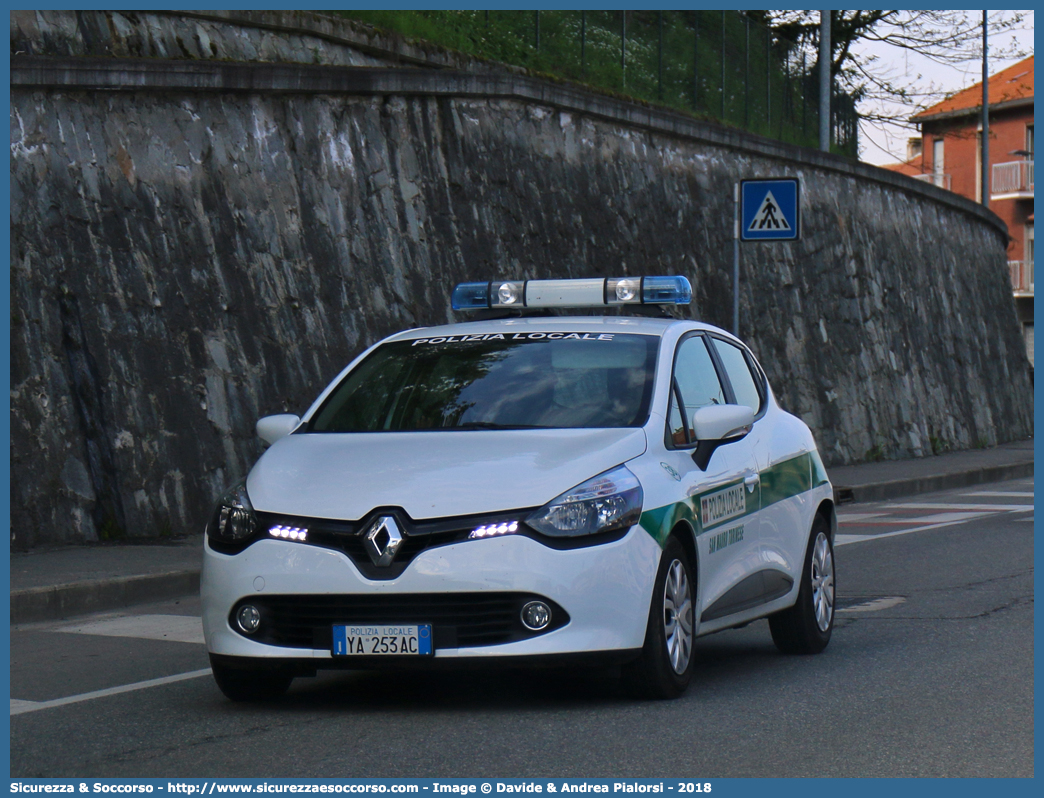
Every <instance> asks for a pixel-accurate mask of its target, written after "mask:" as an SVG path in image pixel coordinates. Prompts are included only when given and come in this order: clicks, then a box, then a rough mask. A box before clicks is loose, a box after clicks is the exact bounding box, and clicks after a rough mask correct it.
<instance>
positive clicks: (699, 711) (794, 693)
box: [11, 479, 1033, 779]
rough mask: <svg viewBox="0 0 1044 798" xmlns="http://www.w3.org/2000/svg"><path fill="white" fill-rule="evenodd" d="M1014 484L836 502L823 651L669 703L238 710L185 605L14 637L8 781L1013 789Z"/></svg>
mask: <svg viewBox="0 0 1044 798" xmlns="http://www.w3.org/2000/svg"><path fill="white" fill-rule="evenodd" d="M1032 493H1033V481H1032V479H1028V480H1016V481H1012V482H1005V483H996V484H993V485H987V486H978V487H976V488H964V489H961V490H959V491H949V492H945V493H937V494H931V495H926V496H918V497H913V498H910V499H906V500H900V501H895V502H888V503H881V504H860V505H851V504H850V505H843V506H842V507H841V508H840V510H841V513H840V520H841V525H840V528H839V538H838V546H837V549H836V562H837V570H838V583H839V606H840V607H841V609H840V611H839V614H838V623H837V625H836V627H835V631H834V637H833V640H832V641H831V643H830V646H829V647H828V649H827V650H826V652H824V653H823V654H821V655H818V656H813V657H786V656H782V655H780V654H778V653H776V650H775V648H774V647H773V645H772V641H771V638H770V636H769V631H768V625H767V623H766V622H765V621H759V622H756V623H753V624H751V625H750V626H748V627H746V628H744V629H741V630H732V631H728V632H723V633H720V634H716V635H711V636H709V637H706V638H702V639H701V640H699V641H698V643H697V649H696V654H697V660H696V672H695V680H694V683H693V686H692V687H691V688H690V690H689V692H688V693H687V694H686V695H685V696H683V697H682V698H681V699H679V700H676V701H671V702H654V703H644V702H639V701H634V700H631V699H629V698H627V697H626V696H625V695H624V694H623V693H622V692H621V690H620V688H619V686H618V684H617V680H616V678H615V675H614V674H613V673H611V672H596V673H591V672H558V671H547V672H525V671H522V672H513V671H505V672H496V673H478V674H476V673H468V674H389V675H381V674H367V673H347V674H346V673H340V674H326V675H320V676H319V677H317V678H315V679H299V680H297V681H295V683H294V686H293V687H292V688H291V691H290V693H289V694H288V695H287V696H286V697H285V698H284V699H282V700H280V701H278V702H276V703H273V704H269V705H264V706H249V705H241V704H233V703H231V702H229V701H227V700H225V698H224V697H223V696H222V695H221V693H219V692H218V689H217V687H216V686H215V685H214V683H213V681H212V679H211V678H210V676H209V675H208V674H206V673H205V672H204V673H203V674H197V673H195V672H197V671H201V670H203V669H206V668H207V665H208V663H207V658H206V653H205V651H204V648H203V646H202V644H201V643H200V642H195V641H199V640H201V639H202V633H201V631H200V630H199V627H198V620H197V619H198V615H199V601H198V599H196V598H187V599H185V600H182V601H180V602H176V603H175V602H170V603H167V604H163V605H153V606H149V607H139V608H136V609H135V610H134V611H133V612H125V613H118V614H109V615H105V616H93V617H90V618H81V619H75V620H73V621H65V622H62V623H51V624H36V625H25V626H20V627H15V628H14V629H12V632H11V697H12V717H11V774H12V776H15V777H34V776H83V777H89V776H161V777H178V776H182V777H189V776H198V777H203V776H208V777H220V776H226V777H256V776H271V777H349V776H374V777H376V776H380V777H395V776H399V777H409V776H419V777H486V776H488V777H501V778H510V777H526V776H529V777H552V776H557V777H617V776H618V777H658V776H679V777H690V778H697V779H703V778H711V777H730V776H737V777H778V776H888V777H896V776H963V777H972V776H1032V775H1033V523H1032V521H1033V511H1032V504H1033V497H1032ZM991 494H992V495H991ZM186 674H187V676H186ZM166 677H181V678H180V679H179V680H177V681H164V680H165V678H166ZM147 680H160V683H158V684H154V685H152V686H141V685H140V684H139V683H141V682H143V681H147ZM128 686H129V687H130V688H131V689H128V690H126V691H125V692H115V693H112V692H110V693H108V694H102V695H100V696H90V695H85V694H88V693H90V692H92V691H99V690H102V691H104V690H110V689H111V688H127V687H128ZM58 699H68V700H70V701H69V702H68V703H62V704H58V705H54V704H49V703H46V702H53V701H55V700H58Z"/></svg>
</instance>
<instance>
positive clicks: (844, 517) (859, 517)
mask: <svg viewBox="0 0 1044 798" xmlns="http://www.w3.org/2000/svg"><path fill="white" fill-rule="evenodd" d="M882 515H888V513H838V514H837V522H838V523H839V524H851V523H853V522H855V521H865V520H866V519H867V518H880V517H881V516H882Z"/></svg>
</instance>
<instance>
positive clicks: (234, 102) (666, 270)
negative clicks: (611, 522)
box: [11, 12, 1032, 549]
mask: <svg viewBox="0 0 1044 798" xmlns="http://www.w3.org/2000/svg"><path fill="white" fill-rule="evenodd" d="M375 42H376V43H375ZM411 48H412V49H411ZM12 55H13V59H12V93H11V94H12V96H11V130H12V134H11V170H12V171H11V292H12V296H11V309H12V321H11V332H12V342H11V355H12V367H11V388H12V394H11V396H12V398H11V402H12V416H11V419H12V450H11V464H12V489H11V493H12V529H13V540H12V546H14V547H16V548H19V549H21V548H26V547H31V546H35V545H41V544H47V543H56V542H70V541H91V540H97V539H99V538H116V537H121V536H133V537H146V536H156V535H169V534H176V533H183V532H186V531H196V530H199V529H201V528H202V524H203V523H204V522H205V518H206V516H207V514H208V513H209V511H210V508H211V504H212V501H213V499H214V497H215V496H216V495H217V494H218V493H219V492H220V491H221V489H222V488H223V487H224V486H225V485H227V484H228V483H230V482H231V481H233V480H234V479H235V478H237V477H239V476H241V475H243V474H244V473H245V472H246V470H247V469H248V468H249V466H250V464H251V462H252V461H253V460H254V459H255V458H256V457H257V455H258V454H259V453H260V451H261V445H260V443H259V441H257V439H256V438H255V437H254V433H253V425H254V422H255V421H256V419H257V418H258V416H260V415H265V414H269V413H276V412H283V411H290V412H298V413H299V412H302V411H303V410H304V409H305V408H306V407H307V406H308V404H309V403H310V401H311V400H312V398H314V396H315V395H316V394H317V393H318V391H319V390H320V389H321V388H322V386H323V385H325V383H326V381H328V380H329V379H330V378H331V377H332V376H333V375H334V374H336V373H337V371H338V370H339V369H340V368H342V367H343V365H344V364H345V363H346V362H347V361H348V360H349V359H351V358H352V357H353V356H354V355H355V354H357V353H358V352H359V351H361V350H362V349H363V348H364V347H365V346H367V345H369V344H370V343H372V342H373V341H375V340H377V339H379V338H380V337H382V336H384V335H387V334H389V333H391V332H394V331H396V330H398V329H401V328H403V327H406V326H416V325H428V324H434V323H440V322H444V321H446V320H448V319H449V318H451V315H452V314H451V311H450V308H449V290H450V287H451V286H452V285H453V284H455V283H456V282H458V281H461V280H474V279H486V278H488V277H491V276H504V277H517V278H539V277H551V276H571V277H580V276H592V275H596V274H624V273H628V274H639V273H645V274H674V273H680V274H685V275H687V276H688V277H689V279H690V280H691V281H692V282H693V285H694V287H695V300H694V305H693V307H692V308H691V311H690V312H691V315H693V316H695V317H697V318H701V319H704V320H706V321H709V322H711V323H714V324H718V325H721V326H726V327H727V326H729V325H730V324H731V276H730V275H731V257H732V255H731V253H732V242H731V239H730V237H729V236H730V232H731V218H732V186H733V183H734V182H735V181H737V180H738V179H740V178H743V177H757V176H797V177H800V178H801V180H802V192H803V197H804V199H803V207H804V229H803V237H802V240H801V241H799V242H795V243H787V244H774V245H769V244H745V245H743V269H742V271H743V275H742V285H741V289H742V290H741V297H740V299H741V326H742V328H743V329H742V330H741V333H742V334H743V336H744V337H745V338H746V339H747V340H748V341H749V343H750V344H751V346H752V348H753V349H754V350H755V352H756V353H757V354H758V355H759V357H760V358H761V360H762V363H763V364H764V365H765V367H766V370H767V371H768V374H769V377H770V380H771V382H772V385H773V388H774V390H775V391H776V393H777V395H778V396H779V399H780V401H781V403H782V404H783V405H784V407H786V408H787V409H789V410H791V411H792V412H795V413H797V414H798V415H800V416H802V417H803V418H805V420H806V421H807V422H808V423H809V424H810V425H811V426H812V428H813V430H814V431H815V433H816V436H817V440H818V441H819V445H820V448H821V450H822V452H823V454H824V458H825V459H826V461H827V462H828V464H830V463H834V464H838V463H853V462H859V461H861V460H865V459H872V458H878V457H888V458H894V457H909V456H922V455H928V454H931V453H933V452H934V451H942V450H946V449H953V448H967V447H972V446H983V445H990V444H994V443H998V442H1003V441H1009V440H1014V439H1017V438H1021V437H1025V436H1027V435H1030V434H1032V415H1031V413H1032V391H1031V388H1030V385H1029V379H1028V363H1027V360H1026V356H1025V352H1024V349H1023V346H1022V342H1021V337H1020V335H1019V330H1018V326H1017V324H1016V320H1015V312H1014V306H1013V302H1012V298H1011V289H1010V286H1009V284H1008V276H1007V266H1006V255H1005V243H1006V237H1005V233H1004V229H1003V225H1002V224H1001V223H1000V222H999V220H997V218H996V217H995V216H993V215H992V214H990V213H988V212H986V211H984V210H982V209H981V208H980V207H979V206H976V205H974V204H973V203H970V202H967V201H966V200H962V199H961V198H959V197H956V196H955V195H950V194H947V193H946V192H943V191H941V190H938V189H935V188H934V187H932V186H927V185H924V184H920V183H917V182H916V181H913V180H909V179H907V178H904V177H902V176H896V175H893V174H891V173H888V172H884V171H883V170H879V169H875V168H873V167H868V166H865V165H856V164H850V163H848V162H846V161H844V160H842V159H839V158H834V157H831V156H827V155H823V154H822V153H817V152H811V151H808V150H803V149H799V148H795V147H789V146H787V145H783V144H780V143H778V142H771V141H767V140H765V139H759V138H757V137H752V136H747V135H744V134H739V133H737V132H735V131H732V130H729V129H727V128H723V127H720V126H717V125H711V124H705V123H700V122H696V121H694V120H691V119H689V118H687V117H683V116H680V115H676V114H672V113H670V112H665V111H659V110H656V109H651V108H649V107H647V106H642V105H636V104H630V103H626V102H623V101H620V100H617V99H614V98H611V97H608V96H606V95H596V94H591V93H588V92H585V91H583V90H580V89H577V88H574V87H569V86H560V85H558V84H550V83H545V82H542V81H538V80H535V79H534V78H530V77H527V76H524V75H521V74H519V73H518V72H517V70H499V71H498V70H496V69H494V68H492V67H490V66H489V65H486V64H482V63H481V62H472V61H468V60H466V59H463V58H462V57H458V56H454V55H452V54H447V53H443V52H440V51H436V50H430V51H429V50H424V49H421V48H419V47H418V46H416V45H408V44H406V43H403V42H400V41H396V40H392V39H382V38H381V37H379V36H377V35H376V34H369V33H367V32H366V31H365V30H362V29H357V28H355V27H354V26H351V25H348V24H347V23H341V22H333V21H330V20H326V19H325V18H322V17H315V16H311V15H307V14H293V15H282V16H280V15H279V14H278V12H265V13H263V14H253V15H251V14H245V13H240V14H238V15H235V17H234V18H232V15H224V16H223V15H202V14H201V15H196V16H193V15H177V14H167V13H154V14H146V13H138V14H133V15H132V14H130V13H116V12H12ZM58 56H61V57H63V58H65V60H63V61H60V62H54V61H46V57H51V58H54V57H58ZM75 56H91V57H92V58H93V69H94V72H96V73H98V74H102V73H104V74H105V75H107V76H108V77H106V78H105V79H106V80H110V79H111V80H112V81H114V83H113V85H112V86H110V89H111V90H106V91H100V90H98V89H97V88H96V86H97V85H98V84H97V83H91V82H90V81H89V80H88V79H86V78H83V75H84V74H86V73H85V72H84V71H83V69H81V68H79V67H76V64H77V63H80V62H78V61H76V59H75V58H70V57H75ZM98 56H106V58H98ZM41 57H45V58H44V59H41ZM140 57H148V60H147V61H135V60H121V59H133V58H140ZM170 58H175V59H181V60H182V62H183V63H182V64H181V65H180V66H178V65H177V64H176V63H173V62H172V63H173V65H172V66H169V67H168V66H165V65H164V63H162V62H160V61H156V60H155V59H170ZM19 59H21V60H19ZM218 59H222V60H221V61H218ZM43 61H46V63H43ZM251 61H254V62H256V61H267V62H279V63H281V64H283V65H284V66H281V67H280V69H279V70H278V74H279V75H283V77H282V78H278V79H277V77H272V75H273V74H275V73H273V71H272V70H271V69H268V68H266V67H263V66H260V65H259V66H257V67H255V68H251V67H249V65H235V69H231V68H229V69H225V71H224V72H222V70H221V69H218V67H220V66H221V65H222V64H226V65H227V64H228V63H229V62H251ZM295 62H296V63H297V64H299V65H300V66H299V67H292V66H291V65H292V64H293V63H295ZM48 64H50V66H48ZM56 64H57V66H56ZM305 64H309V65H315V64H319V65H320V66H326V67H329V68H330V70H329V71H326V72H324V71H321V70H320V72H318V73H316V72H315V70H316V69H318V67H316V66H307V67H306V66H304V65H305ZM377 66H380V67H383V68H385V70H384V71H383V72H382V71H381V70H376V71H373V70H371V71H365V70H362V71H360V70H356V71H352V70H351V69H348V70H336V69H333V67H377ZM388 67H396V68H397V69H398V71H396V69H390V70H389V69H387V68H388ZM77 69H80V71H79V72H78V71H77ZM266 69H267V71H265V70H266ZM48 70H50V71H48ZM236 70H245V71H246V73H249V74H250V75H252V76H253V77H251V78H250V81H249V82H248V83H247V85H246V87H244V86H243V85H240V84H239V83H236V84H234V85H233V84H232V83H221V82H220V81H221V80H228V81H230V80H232V78H228V77H226V78H220V77H218V78H214V80H217V81H218V82H217V83H216V84H214V85H208V86H207V87H205V88H200V87H199V86H197V85H196V84H185V83H178V80H181V79H182V78H177V79H175V77H172V76H176V75H182V76H183V75H185V74H192V75H197V76H198V75H211V74H214V73H220V74H225V75H231V74H233V73H234V72H236ZM307 70H312V71H311V72H309V71H307ZM404 72H409V73H410V74H409V75H404V74H403V73H404ZM117 73H120V74H123V75H125V76H126V75H127V74H130V75H139V76H140V75H143V74H146V73H147V74H153V75H157V76H159V77H155V78H154V79H149V80H152V82H151V83H150V82H148V80H147V79H145V78H141V79H140V80H139V78H137V77H135V78H126V77H122V78H120V77H118V76H117V77H113V76H114V75H116V74H117ZM44 74H47V75H51V76H52V77H46V78H45V77H41V76H42V75H44ZM237 74H238V73H237ZM382 74H383V75H386V76H387V79H388V80H391V81H392V83H390V84H388V83H380V82H379V80H380V79H383V78H381V77H380V76H381V75H382ZM55 75H59V77H54V76H55ZM77 75H79V76H80V77H77ZM315 75H318V77H314V76H315ZM164 76H165V77H164ZM309 76H313V77H314V79H316V80H319V79H321V80H322V81H327V82H326V83H322V82H320V83H318V84H316V85H315V86H314V87H312V88H308V85H309V84H308V82H307V81H308V80H311V79H313V78H310V77H309ZM98 79H99V78H94V79H93V80H98ZM208 79H209V78H208ZM238 79H241V78H237V80H238ZM128 80H131V81H132V82H131V83H127V82H126V81H128ZM133 80H139V82H137V83H134V82H133ZM266 80H267V81H269V82H268V83H265V81H266ZM278 80H285V81H289V82H288V83H279V82H278ZM84 81H87V82H84ZM120 81H123V83H121V82H120ZM142 81H144V82H142ZM295 81H296V82H295ZM295 86H296V87H297V88H295ZM403 86H408V87H409V89H408V90H407V89H404V88H402V87H403ZM251 87H253V88H251ZM302 87H304V88H302ZM395 87H398V88H395Z"/></svg>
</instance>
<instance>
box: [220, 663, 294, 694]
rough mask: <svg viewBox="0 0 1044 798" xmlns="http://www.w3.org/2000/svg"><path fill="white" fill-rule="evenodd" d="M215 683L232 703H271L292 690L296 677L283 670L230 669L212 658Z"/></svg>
mask: <svg viewBox="0 0 1044 798" xmlns="http://www.w3.org/2000/svg"><path fill="white" fill-rule="evenodd" d="M210 670H211V672H212V673H213V674H214V681H215V682H217V686H218V688H219V689H220V690H221V692H222V693H224V694H225V697H226V698H228V699H229V700H231V701H270V700H272V699H274V698H279V696H281V695H283V694H284V693H285V692H286V691H287V690H289V689H290V683H291V682H292V681H293V680H294V675H293V674H292V673H288V672H287V671H282V670H273V669H267V670H261V669H257V670H247V669H244V668H229V667H228V666H226V665H222V664H221V663H220V662H217V661H215V659H214V657H213V656H211V658H210Z"/></svg>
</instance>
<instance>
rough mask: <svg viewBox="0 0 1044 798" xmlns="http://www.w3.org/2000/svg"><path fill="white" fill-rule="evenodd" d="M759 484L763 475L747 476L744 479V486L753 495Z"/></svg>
mask: <svg viewBox="0 0 1044 798" xmlns="http://www.w3.org/2000/svg"><path fill="white" fill-rule="evenodd" d="M759 482H761V474H757V473H754V474H747V476H745V477H743V484H744V486H746V488H747V492H748V493H753V492H754V488H756V487H757V486H758V483H759Z"/></svg>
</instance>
